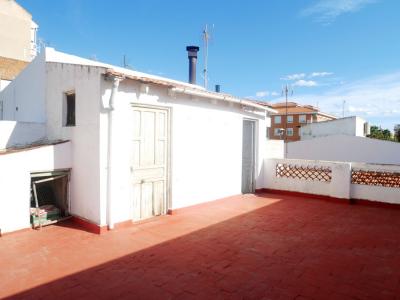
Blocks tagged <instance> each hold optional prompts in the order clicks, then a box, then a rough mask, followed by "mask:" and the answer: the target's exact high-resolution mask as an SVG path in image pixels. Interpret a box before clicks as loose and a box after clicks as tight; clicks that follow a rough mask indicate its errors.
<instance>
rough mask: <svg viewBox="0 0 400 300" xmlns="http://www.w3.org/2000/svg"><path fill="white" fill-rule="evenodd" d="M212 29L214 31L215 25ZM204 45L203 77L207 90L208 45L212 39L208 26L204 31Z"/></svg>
mask: <svg viewBox="0 0 400 300" xmlns="http://www.w3.org/2000/svg"><path fill="white" fill-rule="evenodd" d="M212 28H213V29H214V25H212ZM202 36H203V43H204V69H203V77H204V87H205V89H207V85H208V77H207V76H208V75H207V74H208V44H209V40H210V38H211V34H210V32H209V31H208V24H206V26H205V28H204V30H203V34H202Z"/></svg>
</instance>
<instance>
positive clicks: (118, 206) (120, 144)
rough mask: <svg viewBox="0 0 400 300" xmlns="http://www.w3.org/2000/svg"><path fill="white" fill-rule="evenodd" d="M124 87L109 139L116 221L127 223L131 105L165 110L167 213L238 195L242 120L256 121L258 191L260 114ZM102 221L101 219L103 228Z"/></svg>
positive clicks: (103, 154) (262, 128)
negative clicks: (167, 129)
mask: <svg viewBox="0 0 400 300" xmlns="http://www.w3.org/2000/svg"><path fill="white" fill-rule="evenodd" d="M103 86H104V87H103V89H104V93H103V95H104V96H103V102H104V103H106V102H107V101H108V99H109V97H110V91H109V88H110V83H107V82H103ZM141 90H142V89H141V85H140V84H139V83H137V82H134V81H129V80H127V81H123V82H122V83H121V84H120V87H119V93H118V95H117V97H116V98H115V111H114V113H115V121H114V126H115V129H116V132H118V134H117V135H116V136H115V137H114V143H113V147H114V148H115V150H113V152H114V153H117V154H116V160H115V164H114V165H113V166H112V167H113V168H114V169H115V170H116V171H115V172H116V173H117V174H118V178H117V179H116V178H114V179H113V184H114V186H115V188H114V190H116V192H115V194H114V196H113V197H114V198H113V202H114V212H115V218H116V219H115V221H116V222H119V221H125V220H129V219H131V218H132V204H133V203H132V180H131V176H132V174H131V173H130V164H131V160H132V152H131V149H130V148H129V147H127V145H129V144H130V139H131V136H130V133H131V132H132V130H133V128H132V126H133V122H132V121H131V120H132V118H133V114H132V105H151V106H155V107H164V108H168V109H170V119H171V122H170V125H171V129H170V193H169V195H170V199H169V202H170V207H169V208H171V209H176V208H181V207H185V206H190V205H195V204H199V203H203V202H207V201H212V200H215V199H218V198H222V197H227V196H231V195H236V194H240V193H241V171H242V169H241V167H242V166H241V160H242V156H241V155H242V126H243V119H244V118H251V119H255V120H257V130H256V136H257V157H256V161H257V162H256V164H257V167H256V177H257V181H256V185H257V187H261V186H262V181H261V180H259V178H261V177H260V176H262V172H261V171H262V168H261V166H262V161H263V156H264V152H265V145H264V142H265V134H266V132H265V128H266V126H265V112H258V113H251V112H246V111H244V110H243V109H242V108H241V107H240V106H239V105H236V104H228V103H226V102H219V101H214V100H210V99H204V98H196V97H193V96H187V95H177V96H176V97H171V96H169V95H168V92H167V90H166V89H165V88H160V87H157V86H154V85H151V86H149V89H148V93H143V92H141ZM107 120H108V119H107V115H106V113H105V112H104V113H103V114H102V116H101V122H100V123H101V124H100V128H101V129H100V135H101V146H100V149H101V150H100V152H101V170H102V172H101V174H102V175H101V180H100V181H101V190H102V192H101V198H102V201H101V203H102V205H103V206H104V208H102V210H101V211H102V212H105V210H106V199H105V197H104V196H105V195H106V193H105V186H106V184H105V183H106V181H107V172H106V166H107V163H106V159H107V152H106V149H107V147H106V146H107V130H106V129H107V124H108V121H107ZM105 219H106V215H105V214H103V215H102V220H104V222H105Z"/></svg>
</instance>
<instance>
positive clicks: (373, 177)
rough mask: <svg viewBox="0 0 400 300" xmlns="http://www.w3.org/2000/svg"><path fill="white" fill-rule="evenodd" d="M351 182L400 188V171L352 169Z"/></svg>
mask: <svg viewBox="0 0 400 300" xmlns="http://www.w3.org/2000/svg"><path fill="white" fill-rule="evenodd" d="M351 183H353V184H363V185H378V186H384V187H393V188H400V173H392V172H382V171H363V170H352V171H351Z"/></svg>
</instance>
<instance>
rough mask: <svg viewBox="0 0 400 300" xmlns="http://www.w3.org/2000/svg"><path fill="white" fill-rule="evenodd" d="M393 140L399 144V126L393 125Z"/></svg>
mask: <svg viewBox="0 0 400 300" xmlns="http://www.w3.org/2000/svg"><path fill="white" fill-rule="evenodd" d="M394 139H395V140H396V142H399V143H400V124H396V125H394Z"/></svg>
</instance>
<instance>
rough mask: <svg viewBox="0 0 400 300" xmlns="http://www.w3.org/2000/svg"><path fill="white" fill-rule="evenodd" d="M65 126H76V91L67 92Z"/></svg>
mask: <svg viewBox="0 0 400 300" xmlns="http://www.w3.org/2000/svg"><path fill="white" fill-rule="evenodd" d="M64 99H65V101H64V103H65V105H64V116H63V123H64V126H75V92H68V93H65V97H64Z"/></svg>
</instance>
